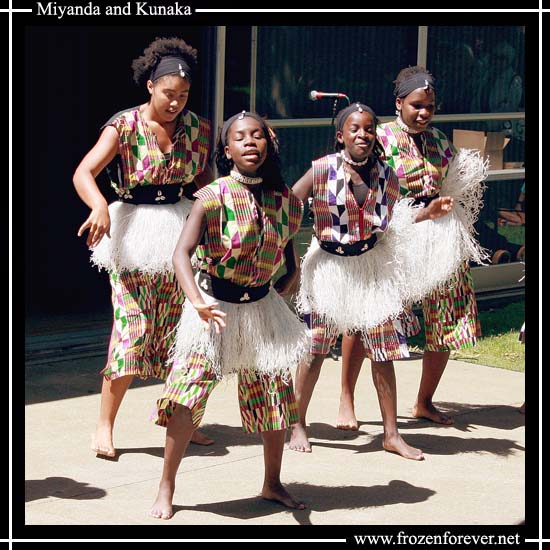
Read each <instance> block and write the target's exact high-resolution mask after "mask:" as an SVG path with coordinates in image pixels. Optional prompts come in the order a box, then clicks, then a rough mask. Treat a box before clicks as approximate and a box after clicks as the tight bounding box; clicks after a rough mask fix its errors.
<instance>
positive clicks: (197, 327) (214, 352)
mask: <svg viewBox="0 0 550 550" xmlns="http://www.w3.org/2000/svg"><path fill="white" fill-rule="evenodd" d="M197 278H198V275H197ZM199 290H200V291H201V294H202V297H203V299H204V301H205V302H206V303H213V302H217V303H218V304H219V305H218V309H220V310H221V311H223V312H224V313H226V314H227V315H226V317H225V323H226V327H225V328H222V329H221V332H220V334H216V331H215V329H214V326H213V325H212V323H210V329H209V330H208V329H206V327H205V326H204V324H203V322H202V321H201V319H200V317H199V315H198V314H197V311H196V310H195V308H194V307H193V304H191V303H190V302H189V301H186V302H185V304H184V306H183V313H182V316H181V319H180V322H179V325H178V328H177V334H176V340H175V342H174V345H173V347H172V350H171V352H170V356H171V362H173V361H174V360H175V359H176V358H177V364H178V365H181V366H182V367H185V366H186V365H187V363H188V361H189V360H190V358H191V357H192V354H193V353H199V354H201V355H203V356H204V357H206V360H207V362H208V363H209V364H210V366H211V368H212V370H213V372H214V373H215V375H216V377H217V378H222V377H225V376H227V375H231V374H234V373H237V372H246V371H248V372H252V371H256V372H259V373H265V374H268V375H269V376H271V377H273V376H275V375H281V376H282V377H283V380H285V381H286V379H287V378H288V373H289V369H293V368H295V367H297V366H298V363H299V362H300V361H301V360H302V359H303V358H304V357H305V356H306V354H307V351H308V346H309V341H308V338H307V332H306V331H307V328H306V325H305V324H304V323H302V322H301V321H300V319H299V318H298V317H297V316H296V315H295V313H293V312H292V311H291V310H290V309H289V307H288V305H287V304H286V302H285V301H284V299H283V298H282V297H281V296H280V295H279V294H278V293H277V292H276V291H275V290H274V289H273V288H271V289H270V290H269V293H268V294H267V296H265V297H264V298H262V299H261V300H258V301H256V302H252V303H247V304H234V303H230V302H224V301H223V300H217V299H215V298H213V297H212V296H209V295H208V294H205V293H204V292H203V291H202V290H201V289H200V287H199Z"/></svg>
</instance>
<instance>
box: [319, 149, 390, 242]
mask: <svg viewBox="0 0 550 550" xmlns="http://www.w3.org/2000/svg"><path fill="white" fill-rule="evenodd" d="M312 167H313V204H312V209H313V214H314V216H315V222H314V223H315V234H316V236H317V238H318V239H319V240H320V241H332V242H337V243H340V244H353V243H356V242H358V241H363V240H366V239H368V238H369V237H370V236H371V234H372V233H382V232H384V231H386V230H387V228H388V222H389V220H390V219H391V214H392V210H393V206H394V204H395V202H396V200H397V199H398V198H399V183H398V181H397V176H396V175H395V172H394V171H393V169H392V168H390V167H389V166H388V165H387V164H386V163H385V162H381V161H374V166H373V167H372V169H371V171H370V180H369V181H367V182H365V183H366V184H367V186H368V187H369V191H368V194H367V198H366V199H365V202H364V204H362V205H358V204H357V201H356V200H355V197H354V195H353V191H352V190H351V188H350V186H351V181H350V176H349V173H348V172H347V171H346V170H345V168H344V161H343V160H342V157H341V156H340V155H339V154H331V155H327V156H325V157H322V158H320V159H317V160H314V161H313V162H312Z"/></svg>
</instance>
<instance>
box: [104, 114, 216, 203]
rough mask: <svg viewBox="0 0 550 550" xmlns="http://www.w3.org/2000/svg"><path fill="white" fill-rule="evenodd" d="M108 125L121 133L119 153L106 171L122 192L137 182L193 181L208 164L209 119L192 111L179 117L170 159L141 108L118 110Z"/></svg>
mask: <svg viewBox="0 0 550 550" xmlns="http://www.w3.org/2000/svg"><path fill="white" fill-rule="evenodd" d="M109 125H110V126H113V127H114V128H115V129H116V131H117V132H118V135H119V154H118V155H117V156H116V157H115V159H114V161H113V164H111V165H110V166H108V167H107V172H108V174H109V178H110V180H111V185H112V186H113V187H114V188H115V190H116V192H117V193H118V194H119V195H124V194H128V192H129V191H130V190H131V189H132V188H133V187H136V186H137V185H161V184H162V185H166V184H176V185H182V184H186V183H190V182H192V181H193V179H194V178H195V177H196V176H197V175H199V174H200V173H201V172H202V171H203V170H204V168H205V166H206V164H207V163H208V155H209V150H210V122H209V121H208V120H206V119H203V118H202V117H199V116H198V115H196V114H195V113H193V112H191V111H187V110H184V111H183V112H182V113H181V114H180V116H179V117H178V121H177V126H176V130H175V132H174V136H173V138H172V143H173V147H172V152H171V155H170V158H169V159H168V160H167V159H166V157H165V155H164V153H163V152H162V151H161V149H160V148H159V145H158V141H157V138H156V136H155V134H154V132H153V131H152V130H151V128H150V127H149V125H148V123H147V121H146V120H145V119H143V117H142V115H141V113H140V111H139V109H132V110H128V111H125V112H122V113H117V114H116V115H115V116H114V117H113V118H112V119H111V120H110V121H109V122H108V123H107V124H106V126H109Z"/></svg>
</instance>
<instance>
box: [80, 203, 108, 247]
mask: <svg viewBox="0 0 550 550" xmlns="http://www.w3.org/2000/svg"><path fill="white" fill-rule="evenodd" d="M86 229H88V230H89V231H88V237H87V239H86V244H87V245H88V246H89V247H90V248H94V247H95V246H97V245H98V244H99V243H100V242H101V239H103V236H104V235H107V237H109V238H111V234H110V230H111V218H110V216H109V210H108V208H107V207H105V208H103V207H102V208H94V209H93V210H92V211H91V212H90V215H89V216H88V219H87V220H86V221H85V222H84V223H83V224H82V225H81V226H80V228H79V229H78V233H77V235H78V236H79V237H81V236H82V234H83V233H84V231H86Z"/></svg>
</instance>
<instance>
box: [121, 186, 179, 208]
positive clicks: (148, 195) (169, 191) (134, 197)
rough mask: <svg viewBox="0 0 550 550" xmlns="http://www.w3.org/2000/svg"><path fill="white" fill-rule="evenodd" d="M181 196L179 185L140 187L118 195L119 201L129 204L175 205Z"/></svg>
mask: <svg viewBox="0 0 550 550" xmlns="http://www.w3.org/2000/svg"><path fill="white" fill-rule="evenodd" d="M117 192H118V193H120V192H121V190H118V191H117ZM181 194H182V188H181V185H177V184H167V185H140V186H137V187H134V188H132V189H129V190H128V191H126V192H125V193H124V194H119V200H120V201H122V202H127V203H130V204H176V203H177V202H179V201H180V199H181Z"/></svg>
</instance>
